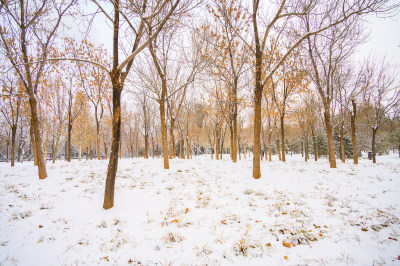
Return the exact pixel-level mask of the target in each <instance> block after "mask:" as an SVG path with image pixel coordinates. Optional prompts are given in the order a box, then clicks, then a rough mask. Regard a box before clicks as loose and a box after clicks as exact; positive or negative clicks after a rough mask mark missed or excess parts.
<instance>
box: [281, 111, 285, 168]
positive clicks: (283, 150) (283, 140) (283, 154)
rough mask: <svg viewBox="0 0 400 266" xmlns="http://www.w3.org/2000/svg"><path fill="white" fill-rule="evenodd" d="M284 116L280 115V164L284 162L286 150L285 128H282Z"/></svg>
mask: <svg viewBox="0 0 400 266" xmlns="http://www.w3.org/2000/svg"><path fill="white" fill-rule="evenodd" d="M284 119H285V114H282V115H281V142H282V162H286V156H285V153H286V148H285V128H284V126H283V125H284Z"/></svg>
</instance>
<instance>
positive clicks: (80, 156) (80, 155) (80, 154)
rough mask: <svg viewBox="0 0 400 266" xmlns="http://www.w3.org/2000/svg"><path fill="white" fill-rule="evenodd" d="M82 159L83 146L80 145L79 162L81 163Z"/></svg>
mask: <svg viewBox="0 0 400 266" xmlns="http://www.w3.org/2000/svg"><path fill="white" fill-rule="evenodd" d="M81 159H82V148H81V144H80V143H79V154H78V161H81Z"/></svg>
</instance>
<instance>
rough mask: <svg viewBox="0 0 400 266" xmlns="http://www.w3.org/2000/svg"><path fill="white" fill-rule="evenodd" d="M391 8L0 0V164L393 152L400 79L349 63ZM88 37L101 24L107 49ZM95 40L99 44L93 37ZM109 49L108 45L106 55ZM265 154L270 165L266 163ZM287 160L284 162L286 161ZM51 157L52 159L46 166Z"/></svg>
mask: <svg viewBox="0 0 400 266" xmlns="http://www.w3.org/2000/svg"><path fill="white" fill-rule="evenodd" d="M399 7H400V5H399V4H398V3H396V1H389V0H337V1H321V0H307V1H304V0H278V1H260V0H252V1H242V0H208V1H201V0H139V1H122V0H112V1H108V0H103V1H100V0H90V1H76V0H41V1H37V0H29V1H28V0H11V1H4V0H1V2H0V86H1V93H0V96H1V97H0V111H1V117H0V159H1V160H2V161H10V162H11V166H14V165H15V163H16V161H17V162H20V163H22V162H23V161H24V160H33V161H34V164H35V165H37V167H38V176H39V179H44V178H46V177H47V172H46V162H47V161H48V153H50V154H51V158H52V163H55V161H56V159H62V160H67V161H68V162H70V161H71V159H78V160H82V158H84V159H86V160H88V159H93V158H95V159H97V160H101V159H108V169H107V176H106V185H105V196H104V203H103V207H104V209H109V208H112V207H113V206H114V190H115V189H114V187H115V181H116V180H115V179H116V173H117V169H118V160H119V159H120V158H134V157H143V158H145V159H149V158H150V157H152V158H155V157H157V158H158V157H163V161H162V163H163V166H164V168H165V169H169V168H170V167H169V166H170V164H171V163H172V164H173V163H174V162H173V160H174V158H175V157H179V158H181V159H192V158H194V157H195V156H196V155H201V154H209V155H208V156H210V157H211V159H216V160H220V159H223V158H225V159H226V158H229V159H230V160H232V163H236V162H237V161H238V160H241V159H246V158H249V157H250V158H252V160H253V170H252V176H253V178H255V179H258V178H260V177H261V176H262V174H263V175H268V173H261V170H260V169H261V168H260V166H261V164H262V163H268V162H267V161H271V160H272V155H273V154H277V155H278V156H277V157H278V158H279V160H281V161H282V162H286V161H287V160H288V159H289V157H290V156H291V155H293V154H294V153H301V154H302V156H303V157H304V160H305V162H307V161H308V159H310V157H312V159H314V160H315V161H316V160H318V158H320V157H324V156H325V157H327V158H328V159H329V166H330V167H331V168H336V167H337V161H336V158H337V157H339V158H340V160H341V162H342V163H349V162H347V161H346V159H347V158H349V159H350V158H351V159H352V161H353V162H352V163H354V164H358V160H359V159H358V158H359V155H360V153H361V151H371V152H372V162H373V163H376V155H377V154H382V153H385V152H387V151H388V150H394V149H399V150H400V131H399V128H400V117H399V112H400V79H399V73H398V67H399V66H396V65H394V64H392V62H390V60H389V58H377V57H374V56H369V57H366V58H364V59H363V60H360V59H359V58H358V59H357V58H356V57H355V50H356V49H357V48H358V47H359V46H360V45H361V44H362V43H363V42H365V41H366V40H367V39H368V27H367V24H366V18H367V16H369V15H371V14H372V15H380V16H382V17H390V16H392V15H394V14H396V12H399ZM94 29H97V31H98V30H99V29H100V30H101V32H102V35H103V36H102V38H105V37H104V36H107V38H109V40H108V42H107V43H105V44H103V43H101V42H100V41H99V38H98V37H99V36H96V34H95V31H94ZM102 38H100V39H102ZM107 49H109V50H107ZM263 160H265V161H266V162H263ZM289 160H290V159H289ZM47 163H49V162H47Z"/></svg>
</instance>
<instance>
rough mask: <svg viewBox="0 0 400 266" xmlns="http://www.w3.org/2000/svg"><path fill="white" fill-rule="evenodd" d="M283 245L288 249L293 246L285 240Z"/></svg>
mask: <svg viewBox="0 0 400 266" xmlns="http://www.w3.org/2000/svg"><path fill="white" fill-rule="evenodd" d="M282 245H283V246H284V247H287V248H290V247H291V246H292V244H290V243H286V242H285V240H283V241H282Z"/></svg>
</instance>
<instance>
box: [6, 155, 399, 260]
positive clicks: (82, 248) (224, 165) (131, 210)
mask: <svg viewBox="0 0 400 266" xmlns="http://www.w3.org/2000/svg"><path fill="white" fill-rule="evenodd" d="M227 157H228V155H225V158H227ZM273 159H274V160H273V161H272V162H265V161H262V169H261V170H262V177H261V178H260V179H259V180H255V179H253V178H252V177H251V173H252V161H251V160H241V161H239V162H238V163H236V164H234V163H232V162H231V161H230V160H228V159H224V160H222V161H216V160H211V159H209V158H208V157H205V156H201V157H197V158H194V159H193V160H181V159H173V160H171V161H170V165H171V169H169V170H164V169H162V159H161V158H160V159H148V160H144V159H122V160H120V161H119V169H118V173H117V180H116V191H115V207H114V208H112V209H110V210H107V211H106V210H104V209H103V208H102V203H103V193H104V183H105V176H106V169H107V161H106V160H101V161H96V160H93V161H81V162H79V161H73V162H71V163H67V162H64V161H57V162H56V164H51V163H49V164H48V165H47V171H48V175H49V177H48V178H47V179H45V180H39V179H38V176H37V170H36V167H34V166H33V164H32V163H29V162H28V163H23V164H17V165H16V167H14V168H11V167H10V166H9V165H8V164H6V163H1V164H0V265H1V264H4V265H13V264H18V265H61V264H67V265H72V264H73V265H75V264H77V265H81V264H87V265H92V264H100V265H109V264H119V265H126V264H129V263H132V264H144V265H168V264H173V265H181V264H211V265H231V264H237V265H250V264H251V265H280V264H283V265H294V264H301V265H305V264H307V265H308V264H334V265H371V264H378V265H379V264H398V263H399V262H400V261H399V258H398V256H399V255H400V244H399V241H397V240H400V239H399V238H400V236H399V234H400V221H399V216H400V170H399V169H400V159H399V158H398V157H397V155H387V156H379V157H378V158H377V160H378V163H377V164H375V165H374V164H372V162H371V161H369V160H367V159H361V160H360V164H359V165H353V164H352V162H351V161H347V162H346V163H344V164H343V163H341V162H340V161H338V167H337V168H336V169H330V168H329V164H328V162H327V160H326V159H320V160H319V161H318V162H315V161H313V160H309V161H308V162H307V163H306V162H304V161H303V159H302V158H301V156H293V157H290V156H288V158H287V162H286V163H282V162H279V161H277V160H276V158H273ZM283 241H284V242H283ZM283 243H289V244H285V245H286V246H289V245H290V247H285V246H284V245H283Z"/></svg>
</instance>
